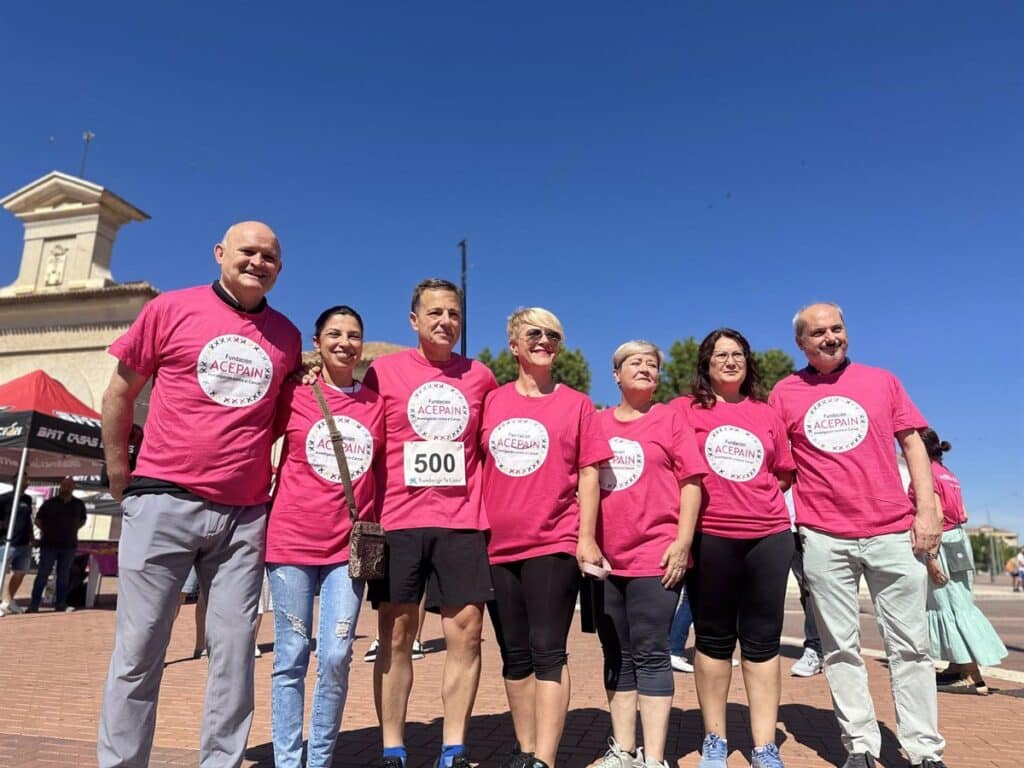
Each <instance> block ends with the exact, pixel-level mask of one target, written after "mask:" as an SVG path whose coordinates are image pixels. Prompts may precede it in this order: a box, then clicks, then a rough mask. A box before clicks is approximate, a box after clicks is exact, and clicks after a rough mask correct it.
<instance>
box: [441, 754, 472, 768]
mask: <svg viewBox="0 0 1024 768" xmlns="http://www.w3.org/2000/svg"><path fill="white" fill-rule="evenodd" d="M434 768H441V758H440V757H439V758H437V760H435V761H434ZM452 768H473V764H472V763H471V762H469V758H468V757H467V756H466V753H465V752H463V753H462V754H461V755H456V756H455V757H453V758H452Z"/></svg>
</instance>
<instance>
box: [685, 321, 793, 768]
mask: <svg viewBox="0 0 1024 768" xmlns="http://www.w3.org/2000/svg"><path fill="white" fill-rule="evenodd" d="M673 404H674V405H675V406H676V407H677V408H678V410H679V412H680V413H681V414H682V415H683V417H684V418H685V419H686V420H687V422H688V423H689V424H690V425H691V426H692V427H693V429H694V432H695V433H696V436H697V446H698V448H699V449H700V451H701V453H702V454H703V456H704V460H705V463H706V465H707V469H708V473H707V474H706V475H705V476H704V498H703V502H702V504H701V511H700V517H699V519H698V521H697V532H696V534H695V535H694V537H693V549H692V554H693V567H692V568H691V569H690V571H689V573H688V574H687V581H686V591H687V594H688V595H689V598H690V604H691V606H692V607H693V621H694V634H695V636H696V643H695V644H696V648H697V651H696V654H695V656H694V672H695V681H696V685H697V697H698V699H699V700H700V708H701V716H702V718H703V720H704V733H705V737H704V743H703V746H702V748H701V759H700V768H725V767H726V756H727V755H728V751H729V750H728V744H727V743H726V739H725V733H726V723H725V713H726V702H727V700H728V697H729V684H730V682H731V679H732V654H733V651H734V649H735V647H736V641H737V639H738V640H739V645H740V654H741V658H742V665H741V666H742V673H743V682H744V685H745V687H746V691H747V699H748V701H749V703H750V729H751V732H752V735H753V741H754V749H753V752H752V753H751V756H750V762H751V766H752V768H782V759H781V757H780V755H779V750H778V747H777V746H776V745H775V724H776V722H777V720H778V711H779V693H780V689H781V680H780V677H779V674H780V672H779V670H780V665H779V637H780V635H781V634H782V620H783V615H784V608H785V600H786V580H787V578H788V576H789V566H790V563H791V562H792V560H793V549H794V540H793V534H792V533H791V532H790V527H789V514H788V513H787V511H786V505H785V502H784V501H783V496H782V494H783V492H784V491H785V490H786V489H787V488H789V486H790V485H791V484H792V482H793V475H794V469H795V467H794V464H793V457H792V455H791V454H790V450H789V441H788V439H787V437H786V429H785V427H784V425H783V424H782V421H781V420H780V419H779V417H778V416H777V415H776V414H775V412H774V411H773V410H772V409H771V407H769V406H768V404H767V403H766V402H765V392H764V389H763V387H762V385H761V376H760V373H759V371H758V369H757V361H756V360H755V359H754V357H753V355H752V354H751V351H750V345H749V344H748V343H747V340H746V339H745V338H743V335H742V334H741V333H739V332H738V331H734V330H732V329H731V328H719V329H718V330H716V331H712V332H711V333H710V334H708V336H707V337H706V338H705V339H704V341H702V342H701V345H700V350H699V351H698V356H697V371H696V373H695V375H694V380H693V387H692V394H690V395H688V396H685V397H681V398H678V399H676V400H675V401H673Z"/></svg>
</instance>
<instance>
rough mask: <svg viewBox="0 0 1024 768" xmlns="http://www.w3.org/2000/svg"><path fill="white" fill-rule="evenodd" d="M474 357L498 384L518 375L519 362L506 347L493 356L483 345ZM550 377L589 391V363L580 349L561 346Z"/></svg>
mask: <svg viewBox="0 0 1024 768" xmlns="http://www.w3.org/2000/svg"><path fill="white" fill-rule="evenodd" d="M476 359H477V360H479V361H480V362H481V363H483V364H484V365H486V366H487V367H488V368H490V369H491V372H492V373H493V374H494V378H496V379H497V380H498V383H499V384H507V383H508V382H510V381H515V380H516V378H518V376H519V363H518V362H516V359H515V357H513V355H512V353H511V352H510V351H509V350H508V349H507V348H506V349H503V350H501V352H499V353H498V355H497V356H495V355H494V354H493V353H492V352H491V350H490V349H489V348H488V347H484V348H483V349H482V350H480V353H479V354H478V355H477V356H476ZM551 377H552V378H553V379H554V380H555V382H556V383H558V384H565V385H566V386H567V387H572V388H573V389H575V390H578V391H580V392H583V393H584V394H586V393H588V392H590V365H589V364H588V363H587V359H586V358H585V357H584V356H583V351H582V350H580V349H567V348H565V347H562V349H561V351H560V352H559V353H558V357H557V358H555V365H554V367H553V368H552V370H551Z"/></svg>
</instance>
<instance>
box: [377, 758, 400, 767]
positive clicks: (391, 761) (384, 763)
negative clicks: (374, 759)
mask: <svg viewBox="0 0 1024 768" xmlns="http://www.w3.org/2000/svg"><path fill="white" fill-rule="evenodd" d="M380 768H405V764H404V763H403V762H402V758H400V757H384V758H381V761H380Z"/></svg>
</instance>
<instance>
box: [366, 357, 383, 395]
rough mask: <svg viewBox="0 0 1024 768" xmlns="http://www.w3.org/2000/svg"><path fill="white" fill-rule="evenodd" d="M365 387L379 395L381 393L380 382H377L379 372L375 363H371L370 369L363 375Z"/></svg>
mask: <svg viewBox="0 0 1024 768" xmlns="http://www.w3.org/2000/svg"><path fill="white" fill-rule="evenodd" d="M363 386H364V387H369V388H370V389H372V390H373V391H374V392H377V393H378V394H379V393H380V382H379V381H378V380H377V371H376V370H375V369H374V367H373V363H370V367H369V368H367V369H366V373H364V374H363Z"/></svg>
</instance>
